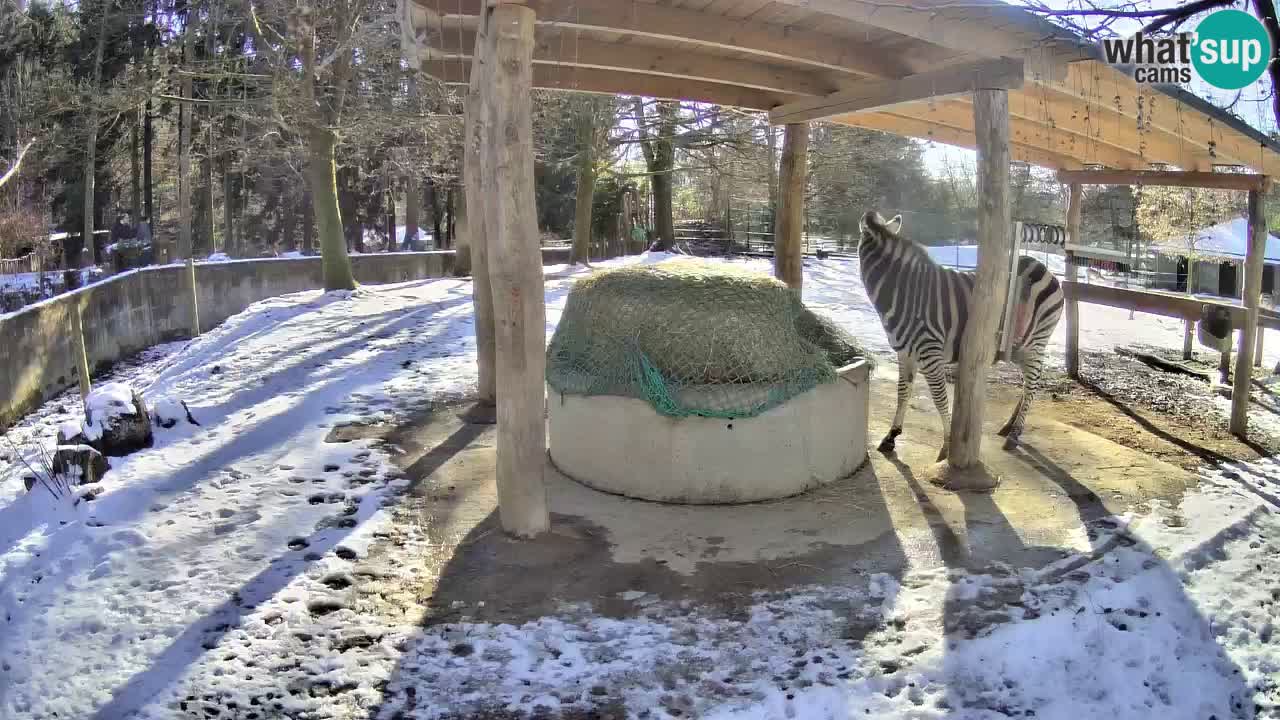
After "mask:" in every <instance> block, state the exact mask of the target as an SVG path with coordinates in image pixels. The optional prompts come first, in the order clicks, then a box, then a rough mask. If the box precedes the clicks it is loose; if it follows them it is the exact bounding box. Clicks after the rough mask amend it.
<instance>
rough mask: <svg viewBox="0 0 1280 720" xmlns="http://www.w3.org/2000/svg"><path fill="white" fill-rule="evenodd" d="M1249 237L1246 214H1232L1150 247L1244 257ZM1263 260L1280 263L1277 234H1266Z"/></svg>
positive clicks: (1167, 252) (1168, 251)
mask: <svg viewBox="0 0 1280 720" xmlns="http://www.w3.org/2000/svg"><path fill="white" fill-rule="evenodd" d="M1248 238H1249V221H1248V220H1247V219H1245V218H1235V219H1234V220H1228V221H1226V222H1224V223H1219V224H1217V225H1214V226H1213V227H1208V228H1205V229H1203V230H1200V231H1198V232H1194V233H1190V234H1188V235H1187V236H1186V237H1185V238H1183V239H1181V240H1175V241H1172V242H1167V243H1160V244H1157V245H1154V246H1153V249H1155V251H1156V252H1159V253H1161V254H1164V255H1186V254H1188V252H1193V253H1194V254H1195V255H1196V257H1211V258H1223V259H1227V260H1244V259H1245V255H1246V254H1247V249H1248V244H1249V243H1248ZM1265 262H1266V263H1267V264H1268V265H1280V238H1277V237H1276V236H1275V235H1272V234H1270V233H1268V234H1267V253H1266V261H1265Z"/></svg>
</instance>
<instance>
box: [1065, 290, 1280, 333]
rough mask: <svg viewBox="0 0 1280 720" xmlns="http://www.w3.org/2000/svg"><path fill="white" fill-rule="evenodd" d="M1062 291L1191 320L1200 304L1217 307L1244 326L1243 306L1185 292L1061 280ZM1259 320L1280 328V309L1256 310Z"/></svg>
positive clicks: (1235, 324)
mask: <svg viewBox="0 0 1280 720" xmlns="http://www.w3.org/2000/svg"><path fill="white" fill-rule="evenodd" d="M1062 291H1063V293H1065V294H1066V297H1067V299H1068V300H1070V299H1073V298H1074V299H1076V300H1079V301H1080V302H1086V303H1091V304H1094V305H1106V306H1107V307H1114V308H1120V309H1122V310H1136V311H1137V312H1144V313H1151V314H1152V315H1163V316H1165V317H1171V318H1178V319H1181V320H1190V321H1192V322H1197V321H1199V320H1200V310H1201V308H1202V307H1203V306H1205V305H1208V306H1210V307H1220V308H1224V309H1225V310H1226V311H1227V312H1228V313H1229V314H1230V316H1231V327H1232V328H1233V329H1235V330H1239V329H1240V328H1242V327H1244V322H1245V309H1244V308H1243V307H1240V306H1239V305H1232V304H1230V303H1225V302H1219V301H1215V300H1205V299H1202V298H1194V297H1189V296H1187V295H1181V294H1177V295H1175V294H1172V293H1163V292H1158V291H1154V290H1135V289H1133V288H1118V287H1110V286H1108V285H1091V284H1089V283H1082V282H1070V281H1065V282H1063V283H1062ZM1258 324H1259V325H1260V326H1262V327H1266V328H1268V329H1271V330H1280V313H1276V312H1274V311H1270V310H1259V311H1258Z"/></svg>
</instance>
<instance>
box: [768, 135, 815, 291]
mask: <svg viewBox="0 0 1280 720" xmlns="http://www.w3.org/2000/svg"><path fill="white" fill-rule="evenodd" d="M808 155H809V124H808V123H789V124H788V125H787V128H786V132H785V135H784V137H783V139H782V164H781V170H780V172H779V182H780V185H781V187H780V192H779V205H780V207H779V208H778V221H777V224H778V227H777V235H776V236H775V237H774V242H775V243H776V245H775V250H774V253H773V263H774V266H773V268H774V276H775V277H777V278H778V279H779V280H781V281H782V282H784V283H786V284H787V287H790V288H792V289H794V290H799V289H800V287H801V285H802V284H803V282H804V260H803V250H804V242H803V240H804V238H803V235H804V188H805V182H806V179H807V177H808V168H809V158H808Z"/></svg>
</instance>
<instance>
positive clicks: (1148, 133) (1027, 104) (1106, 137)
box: [1010, 82, 1213, 170]
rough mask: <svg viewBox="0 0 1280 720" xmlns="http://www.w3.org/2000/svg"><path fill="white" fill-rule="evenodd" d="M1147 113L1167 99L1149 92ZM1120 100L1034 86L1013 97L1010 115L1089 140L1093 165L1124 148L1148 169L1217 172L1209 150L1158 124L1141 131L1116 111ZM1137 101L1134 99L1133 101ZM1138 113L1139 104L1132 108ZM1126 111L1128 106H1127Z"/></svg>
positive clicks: (1087, 149) (1085, 157) (1087, 158)
mask: <svg viewBox="0 0 1280 720" xmlns="http://www.w3.org/2000/svg"><path fill="white" fill-rule="evenodd" d="M1141 97H1142V102H1143V106H1144V108H1149V107H1160V108H1161V109H1162V110H1163V104H1162V103H1161V102H1160V99H1161V98H1162V97H1163V96H1162V95H1161V94H1160V93H1159V92H1157V91H1155V90H1151V89H1148V90H1147V91H1146V92H1145V93H1144V94H1143V95H1142V96H1141ZM1115 100H1116V99H1115V97H1114V96H1112V97H1110V98H1107V99H1106V100H1102V99H1098V98H1094V97H1090V96H1084V97H1082V96H1079V95H1076V94H1074V93H1071V92H1069V91H1066V90H1065V89H1064V88H1063V87H1062V85H1060V84H1057V83H1036V82H1028V83H1027V84H1026V85H1024V86H1023V88H1022V90H1020V91H1018V92H1017V93H1013V94H1011V95H1010V112H1012V113H1013V114H1014V115H1015V116H1016V117H1025V118H1035V119H1039V120H1040V121H1041V122H1042V123H1045V124H1048V125H1051V126H1052V127H1053V128H1054V129H1055V130H1062V131H1066V132H1070V133H1072V134H1074V135H1076V136H1077V137H1079V138H1082V139H1084V142H1083V146H1084V147H1083V150H1084V155H1083V156H1082V157H1081V159H1082V160H1085V161H1086V162H1089V163H1099V161H1098V160H1095V159H1094V157H1093V156H1094V155H1101V153H1100V152H1098V151H1097V150H1098V149H1099V148H1120V149H1124V150H1127V151H1129V152H1133V153H1136V154H1137V155H1138V156H1139V158H1140V159H1141V163H1140V164H1138V165H1135V166H1134V167H1135V168H1138V169H1142V168H1145V167H1148V166H1150V165H1152V164H1155V163H1165V164H1169V165H1175V166H1177V167H1179V168H1181V169H1182V170H1212V169H1213V159H1212V158H1211V157H1210V156H1209V152H1208V150H1207V148H1204V147H1201V146H1200V145H1198V144H1197V143H1193V142H1187V140H1186V139H1185V138H1182V137H1179V136H1178V135H1177V134H1175V133H1172V132H1169V130H1168V129H1166V128H1164V127H1161V126H1160V125H1157V124H1155V123H1152V122H1146V121H1147V120H1148V118H1149V114H1144V117H1143V120H1144V122H1143V124H1142V126H1141V127H1139V126H1138V121H1137V118H1136V117H1135V116H1134V115H1132V114H1128V113H1126V112H1122V110H1121V108H1118V107H1117V105H1116V101H1115ZM1130 100H1134V98H1130ZM1129 105H1130V106H1131V107H1132V106H1134V105H1135V103H1133V102H1130V103H1129ZM1122 107H1123V106H1122Z"/></svg>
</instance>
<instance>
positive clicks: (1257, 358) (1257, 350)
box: [1253, 325, 1267, 367]
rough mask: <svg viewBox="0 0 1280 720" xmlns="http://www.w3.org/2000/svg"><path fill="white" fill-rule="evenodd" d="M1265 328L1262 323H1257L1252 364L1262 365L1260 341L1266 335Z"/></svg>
mask: <svg viewBox="0 0 1280 720" xmlns="http://www.w3.org/2000/svg"><path fill="white" fill-rule="evenodd" d="M1266 332H1267V329H1266V328H1265V327H1263V326H1262V325H1258V341H1257V342H1256V343H1254V345H1253V366H1254V367H1262V341H1263V339H1264V338H1265V337H1266Z"/></svg>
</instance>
